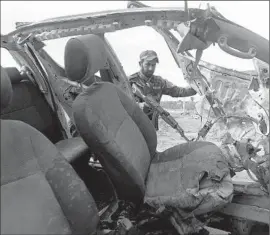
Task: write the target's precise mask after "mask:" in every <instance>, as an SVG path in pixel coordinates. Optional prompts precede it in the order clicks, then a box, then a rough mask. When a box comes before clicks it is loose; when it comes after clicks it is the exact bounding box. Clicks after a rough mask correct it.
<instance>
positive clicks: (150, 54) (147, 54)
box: [140, 50, 159, 63]
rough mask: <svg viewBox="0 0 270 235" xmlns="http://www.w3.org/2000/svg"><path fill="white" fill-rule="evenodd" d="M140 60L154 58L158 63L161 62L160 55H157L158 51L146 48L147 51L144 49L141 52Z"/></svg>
mask: <svg viewBox="0 0 270 235" xmlns="http://www.w3.org/2000/svg"><path fill="white" fill-rule="evenodd" d="M140 60H141V61H142V60H147V61H152V60H156V61H157V63H158V62H159V60H158V56H157V53H156V52H155V51H153V50H146V51H143V52H142V53H141V54H140Z"/></svg>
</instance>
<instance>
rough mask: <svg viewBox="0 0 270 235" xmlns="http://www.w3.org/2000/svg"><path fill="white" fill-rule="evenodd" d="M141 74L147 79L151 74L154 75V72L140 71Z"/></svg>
mask: <svg viewBox="0 0 270 235" xmlns="http://www.w3.org/2000/svg"><path fill="white" fill-rule="evenodd" d="M141 72H142V74H143V75H144V76H145V77H147V78H150V77H152V76H153V74H154V72H146V71H144V70H142V71H141Z"/></svg>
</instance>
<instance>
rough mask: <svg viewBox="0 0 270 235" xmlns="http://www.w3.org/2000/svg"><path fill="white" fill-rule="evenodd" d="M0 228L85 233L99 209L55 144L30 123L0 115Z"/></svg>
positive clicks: (92, 226) (94, 222)
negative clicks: (2, 118) (5, 118)
mask: <svg viewBox="0 0 270 235" xmlns="http://www.w3.org/2000/svg"><path fill="white" fill-rule="evenodd" d="M1 137H2V138H1V233H2V234H15V233H19V234H22V233H24V234H69V233H72V234H89V233H91V232H93V231H95V229H96V226H97V223H98V211H97V208H96V204H95V202H94V199H93V198H92V196H91V194H90V193H89V191H88V190H87V188H86V186H85V184H84V183H83V181H82V180H81V179H80V178H79V177H78V175H77V174H76V172H75V171H74V169H73V168H72V167H71V166H70V165H69V163H68V162H67V161H66V160H65V159H64V157H63V156H62V155H61V154H60V153H59V152H58V151H57V148H56V147H55V146H54V145H53V144H52V143H51V142H50V141H49V140H48V139H47V138H46V137H45V136H43V135H42V134H41V133H40V132H38V131H37V130H36V129H34V128H33V127H31V126H29V125H27V124H26V123H23V122H21V121H15V120H1Z"/></svg>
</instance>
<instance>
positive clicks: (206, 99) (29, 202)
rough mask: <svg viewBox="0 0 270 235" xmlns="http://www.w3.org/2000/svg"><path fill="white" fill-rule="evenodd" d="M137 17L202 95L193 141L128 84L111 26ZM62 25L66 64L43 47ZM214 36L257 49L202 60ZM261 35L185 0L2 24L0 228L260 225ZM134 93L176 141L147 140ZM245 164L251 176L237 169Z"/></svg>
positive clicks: (264, 71) (144, 230) (194, 230)
mask: <svg viewBox="0 0 270 235" xmlns="http://www.w3.org/2000/svg"><path fill="white" fill-rule="evenodd" d="M141 25H147V26H149V27H151V28H153V29H154V30H156V31H157V32H158V33H160V34H161V35H162V37H163V38H164V40H165V42H166V43H167V45H168V47H169V49H170V51H171V53H172V56H173V58H174V59H175V62H176V63H177V65H178V66H179V68H181V71H182V73H183V75H184V78H185V79H186V80H187V81H188V82H189V84H190V85H191V86H192V87H193V88H194V89H195V90H196V91H197V92H198V93H199V94H200V95H201V100H200V102H198V103H197V104H196V109H197V111H198V113H199V114H200V115H201V120H202V128H201V129H200V130H198V136H197V138H195V139H189V138H187V137H186V135H185V132H184V128H182V127H181V126H180V125H179V124H178V123H177V122H176V120H175V119H174V118H173V117H172V116H171V115H170V114H169V113H168V112H167V111H166V110H164V109H163V108H162V107H161V106H160V105H158V104H157V103H155V102H154V100H153V99H151V97H145V96H143V95H142V94H141V93H140V90H139V89H138V90H136V89H135V91H134V89H133V90H132V88H131V86H130V85H129V82H128V79H127V75H126V74H125V71H124V70H123V68H122V65H121V63H120V61H119V59H118V57H117V55H116V53H115V52H114V50H113V48H112V47H111V45H110V44H109V42H108V41H107V40H106V37H105V35H106V33H109V32H110V33H111V32H116V31H120V30H124V29H128V28H132V27H138V26H141ZM172 30H173V31H175V32H176V33H178V34H179V35H180V36H181V38H182V40H181V41H179V40H178V39H177V37H175V36H174V34H173V33H172V32H171V31H172ZM66 37H71V38H70V39H69V40H68V41H67V43H66V45H65V52H64V63H65V66H64V68H63V67H61V66H60V65H59V64H58V63H57V62H56V61H54V59H53V58H52V57H51V56H50V55H49V54H48V53H47V52H46V50H45V47H46V42H47V41H49V40H56V39H58V38H66ZM213 43H217V44H218V46H219V47H220V48H221V49H222V50H224V51H225V52H227V53H229V54H231V55H233V56H237V57H240V58H243V59H253V60H254V64H255V65H256V69H255V70H254V72H253V73H250V74H248V73H244V72H238V71H231V70H228V69H225V68H221V67H219V66H215V65H212V64H209V63H206V62H203V61H200V59H201V56H202V53H203V51H204V50H207V48H208V47H209V46H210V45H211V44H213ZM268 44H269V42H268V40H266V39H264V38H263V37H261V36H259V35H257V34H255V33H253V32H251V31H249V30H247V29H245V28H243V27H241V26H239V25H237V24H235V23H233V22H231V21H229V20H227V19H226V18H225V17H223V16H222V15H221V14H220V13H219V12H218V11H217V10H216V9H215V8H213V7H210V6H209V7H208V8H207V9H206V10H203V9H195V8H194V9H193V8H188V6H187V4H186V6H185V8H152V7H148V6H146V5H143V4H141V3H140V2H129V3H128V9H125V10H115V11H107V12H97V13H89V14H83V15H74V16H67V17H59V18H53V19H48V20H44V21H40V22H36V23H31V22H27V23H18V24H17V28H16V30H14V31H12V32H10V33H9V34H7V35H1V47H2V48H6V49H7V50H8V51H9V52H10V54H11V55H12V57H13V58H14V59H15V61H16V62H17V63H18V65H19V67H20V71H18V70H16V69H15V68H2V67H1V137H2V138H1V163H2V164H1V225H2V226H1V232H2V233H3V234H18V233H20V234H22V233H25V234H26V233H27V234H209V233H211V234H215V233H214V232H213V231H214V228H210V227H209V226H210V225H211V227H216V228H217V229H218V228H221V224H223V225H224V224H225V223H227V229H223V230H225V231H228V230H230V228H233V231H232V232H237V233H238V234H251V232H252V227H253V226H254V224H263V225H268V224H269V202H268V201H269V169H268V168H269V145H268V140H269V123H268V122H269V107H268V106H269V103H267V102H269V101H268V99H269V98H268V93H267V92H268V88H269V45H268ZM190 50H196V56H195V57H192V55H191V54H190V52H189V51H190ZM239 81H241V82H239ZM232 84H234V85H232ZM239 84H240V85H239ZM242 84H244V86H242ZM228 88H233V90H232V89H228ZM134 92H137V94H138V95H141V97H142V99H144V101H145V102H147V103H148V104H149V105H151V106H152V107H153V108H155V109H156V110H157V111H158V112H159V113H160V116H161V117H162V119H163V120H164V121H166V122H167V123H168V124H169V125H171V127H172V128H174V129H175V130H176V131H177V132H179V134H180V135H181V137H180V138H182V141H181V142H180V141H179V144H178V145H176V146H174V147H172V148H169V149H166V150H165V151H163V152H158V151H157V150H156V147H157V134H156V131H155V128H154V127H153V125H152V124H151V122H150V121H149V119H148V118H147V117H146V115H145V114H144V113H143V112H142V110H141V109H140V107H139V106H138V104H137V103H136V102H135V99H134ZM251 101H253V102H254V104H253V103H252V102H251ZM214 128H219V129H221V130H225V131H224V133H223V132H219V133H220V143H213V142H211V141H210V140H209V139H207V135H208V133H210V131H211V130H213V129H214ZM244 137H245V138H247V140H245V138H244ZM242 170H246V171H247V172H249V174H250V175H251V177H253V178H254V182H236V181H234V180H233V179H232V177H233V176H234V174H235V172H237V171H242ZM217 220H220V221H219V222H217ZM208 225H209V226H208ZM218 234H221V231H219V232H218ZM224 234H226V233H224Z"/></svg>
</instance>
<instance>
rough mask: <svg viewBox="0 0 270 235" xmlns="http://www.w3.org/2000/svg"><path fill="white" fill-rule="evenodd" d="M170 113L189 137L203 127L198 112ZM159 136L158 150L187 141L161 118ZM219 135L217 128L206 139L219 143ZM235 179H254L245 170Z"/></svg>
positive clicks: (174, 111) (192, 136)
mask: <svg viewBox="0 0 270 235" xmlns="http://www.w3.org/2000/svg"><path fill="white" fill-rule="evenodd" d="M168 111H169V112H170V114H171V115H172V116H173V117H174V118H175V119H176V121H177V122H178V123H179V125H180V126H181V127H182V128H183V129H184V131H185V134H186V136H187V137H188V138H189V139H192V138H196V137H197V133H198V131H199V130H200V127H201V120H200V117H199V116H198V115H196V114H193V113H190V114H184V113H183V112H182V111H181V110H180V109H179V110H177V109H174V110H168ZM157 136H158V147H157V150H158V151H164V150H165V149H167V148H170V147H173V146H175V145H177V144H180V143H185V140H184V139H183V138H182V137H181V136H180V134H179V133H177V132H176V131H175V130H174V129H172V127H170V126H169V125H168V124H167V123H165V122H164V121H163V120H162V119H161V118H159V131H158V132H157ZM219 136H220V135H218V133H217V132H216V130H214V127H213V131H210V132H209V133H208V135H207V136H206V139H205V140H206V141H211V142H213V143H216V144H218V143H219ZM234 179H235V180H244V181H252V180H251V179H250V177H249V176H248V174H247V173H246V172H245V171H243V172H239V173H237V174H236V176H235V177H234Z"/></svg>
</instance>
